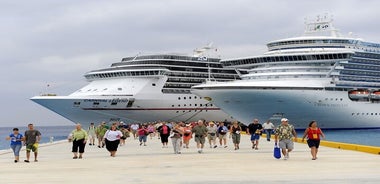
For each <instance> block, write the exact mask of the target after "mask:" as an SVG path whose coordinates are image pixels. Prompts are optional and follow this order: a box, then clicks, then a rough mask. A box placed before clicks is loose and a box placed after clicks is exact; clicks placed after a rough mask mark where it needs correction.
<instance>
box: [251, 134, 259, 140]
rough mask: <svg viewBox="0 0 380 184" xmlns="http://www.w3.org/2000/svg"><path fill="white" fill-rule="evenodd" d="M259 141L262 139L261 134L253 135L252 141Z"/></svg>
mask: <svg viewBox="0 0 380 184" xmlns="http://www.w3.org/2000/svg"><path fill="white" fill-rule="evenodd" d="M259 139H260V134H251V141H254V140H259Z"/></svg>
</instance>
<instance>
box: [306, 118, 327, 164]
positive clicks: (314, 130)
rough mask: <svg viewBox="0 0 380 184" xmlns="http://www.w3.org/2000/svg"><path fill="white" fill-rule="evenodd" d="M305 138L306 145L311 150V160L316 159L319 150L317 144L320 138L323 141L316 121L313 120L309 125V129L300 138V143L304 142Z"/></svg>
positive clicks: (323, 136)
mask: <svg viewBox="0 0 380 184" xmlns="http://www.w3.org/2000/svg"><path fill="white" fill-rule="evenodd" d="M306 136H307V144H308V145H309V148H310V149H311V151H310V152H311V156H312V160H316V159H317V153H318V148H319V143H320V141H321V137H322V138H323V139H324V138H325V134H323V132H322V130H321V129H320V128H319V127H318V125H317V121H315V120H313V121H311V122H310V123H309V127H308V128H307V129H306V130H305V133H304V134H303V137H302V142H304V141H305V137H306Z"/></svg>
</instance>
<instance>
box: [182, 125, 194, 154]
mask: <svg viewBox="0 0 380 184" xmlns="http://www.w3.org/2000/svg"><path fill="white" fill-rule="evenodd" d="M191 129H192V128H191V124H190V123H188V124H186V126H185V127H184V128H183V144H184V145H183V148H187V149H188V148H189V144H190V139H191V137H192V132H191Z"/></svg>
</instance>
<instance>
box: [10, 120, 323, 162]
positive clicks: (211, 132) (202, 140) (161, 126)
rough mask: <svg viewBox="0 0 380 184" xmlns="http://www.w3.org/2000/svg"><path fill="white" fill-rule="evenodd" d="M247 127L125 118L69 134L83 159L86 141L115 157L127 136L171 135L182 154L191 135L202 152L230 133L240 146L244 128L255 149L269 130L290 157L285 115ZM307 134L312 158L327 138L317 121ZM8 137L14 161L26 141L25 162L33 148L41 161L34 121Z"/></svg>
mask: <svg viewBox="0 0 380 184" xmlns="http://www.w3.org/2000/svg"><path fill="white" fill-rule="evenodd" d="M244 129H245V130H243V128H242V126H241V124H240V123H239V122H237V121H234V122H232V123H230V122H214V121H209V122H206V121H205V120H203V119H201V120H199V121H197V122H189V123H185V122H163V121H160V122H155V123H132V124H124V123H123V122H114V123H112V124H110V125H109V124H108V123H106V122H101V123H100V124H99V125H97V126H95V124H94V123H91V124H90V126H89V127H87V128H82V125H81V124H79V123H78V124H76V127H75V129H74V130H73V131H72V132H71V133H70V135H69V136H68V140H69V141H70V142H72V153H73V159H82V158H83V153H84V152H85V147H86V145H87V143H88V145H89V146H96V140H97V147H98V148H104V147H105V148H106V149H107V151H108V152H109V153H110V156H111V157H115V156H116V152H117V149H118V147H119V146H123V145H125V140H126V139H127V138H128V137H131V138H133V139H134V140H138V143H139V145H140V146H147V140H148V139H153V138H158V139H160V141H161V143H162V148H168V147H169V146H168V143H169V139H170V140H171V142H172V147H173V152H174V153H175V154H181V150H182V149H188V148H189V145H190V140H191V139H193V140H194V141H195V142H196V148H197V152H198V153H200V154H201V153H203V149H204V147H205V144H206V138H207V143H208V145H209V147H210V148H217V147H220V148H227V147H228V145H227V138H228V137H229V138H231V139H232V143H233V145H234V150H239V149H240V139H241V133H242V132H243V131H244V132H245V133H246V134H248V135H250V140H251V142H252V149H253V150H258V149H259V139H260V137H261V135H262V134H263V133H265V134H266V140H267V141H271V135H272V134H274V139H275V143H276V144H277V143H278V144H279V147H280V148H281V149H282V154H283V156H284V159H289V153H290V152H291V151H292V150H293V149H294V144H293V139H294V140H297V133H296V131H295V129H294V126H293V125H291V124H289V123H288V119H286V118H282V119H281V124H280V125H278V126H277V127H275V126H274V125H273V123H271V122H270V121H267V122H265V123H264V124H260V123H259V120H258V119H253V121H252V123H250V124H249V125H248V126H247V127H246V128H244ZM306 137H307V143H308V146H309V147H310V149H311V155H312V160H316V159H317V153H318V148H319V143H320V139H321V138H325V135H324V134H323V132H322V130H321V129H320V128H318V126H317V122H316V121H312V122H310V124H309V127H308V128H307V129H306V130H305V132H304V135H303V138H302V141H304V139H305V138H306ZM6 139H7V140H10V141H11V143H10V147H11V148H12V150H13V152H14V156H15V159H14V162H16V163H17V162H19V152H20V150H21V147H22V145H23V144H22V143H23V142H24V144H25V145H26V160H24V162H29V159H30V152H34V161H35V162H37V161H38V160H37V154H38V143H39V141H40V139H41V133H40V132H39V131H38V130H35V129H34V127H33V124H29V125H28V130H27V131H25V134H24V135H22V134H21V133H19V132H18V128H14V129H13V133H11V134H10V135H9V136H7V137H6Z"/></svg>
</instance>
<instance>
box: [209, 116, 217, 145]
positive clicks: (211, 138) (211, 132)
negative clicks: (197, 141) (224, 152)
mask: <svg viewBox="0 0 380 184" xmlns="http://www.w3.org/2000/svg"><path fill="white" fill-rule="evenodd" d="M206 128H207V133H208V134H207V139H208V143H209V144H210V148H216V147H218V146H217V145H216V131H217V130H218V128H217V127H216V126H215V123H214V122H213V121H210V122H209V123H208V126H207V127H206Z"/></svg>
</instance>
